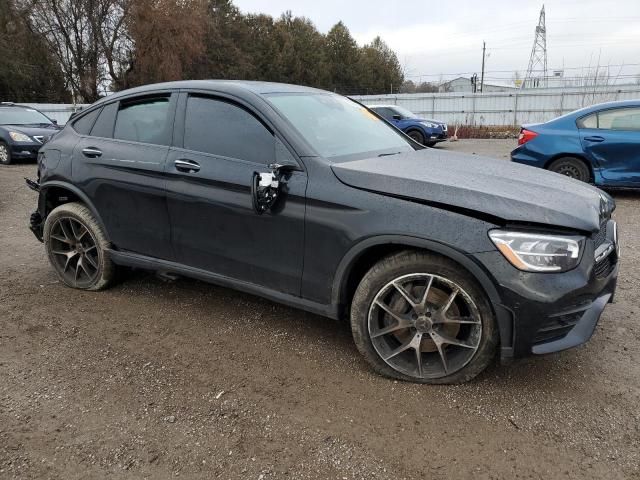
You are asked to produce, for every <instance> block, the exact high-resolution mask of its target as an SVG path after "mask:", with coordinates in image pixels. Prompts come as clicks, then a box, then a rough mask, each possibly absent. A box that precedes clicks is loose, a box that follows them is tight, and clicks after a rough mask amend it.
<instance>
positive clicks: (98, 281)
mask: <svg viewBox="0 0 640 480" xmlns="http://www.w3.org/2000/svg"><path fill="white" fill-rule="evenodd" d="M43 239H44V246H45V249H46V251H47V255H48V256H49V261H50V262H51V265H52V266H53V268H54V270H55V271H56V273H57V274H58V277H59V278H60V280H61V281H62V282H63V283H64V284H65V285H67V286H69V287H73V288H78V289H81V290H102V289H103V288H106V287H107V286H108V285H109V284H110V283H111V282H112V281H113V280H114V278H115V274H116V266H115V264H114V263H113V262H112V261H111V259H110V258H109V253H108V247H109V242H108V241H107V239H106V235H105V234H104V232H103V231H102V228H101V227H100V224H99V223H98V222H97V221H96V219H95V218H94V216H93V215H92V213H91V211H90V210H89V209H88V208H87V207H86V206H84V205H83V204H81V203H65V204H63V205H60V206H59V207H56V208H55V209H54V210H53V211H52V212H51V213H50V214H49V216H48V217H47V220H46V221H45V224H44V235H43Z"/></svg>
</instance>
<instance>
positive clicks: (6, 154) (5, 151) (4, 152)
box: [0, 141, 11, 165]
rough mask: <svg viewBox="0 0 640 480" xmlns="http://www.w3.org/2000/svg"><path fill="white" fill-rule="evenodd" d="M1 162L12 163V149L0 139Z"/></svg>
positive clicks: (3, 163)
mask: <svg viewBox="0 0 640 480" xmlns="http://www.w3.org/2000/svg"><path fill="white" fill-rule="evenodd" d="M0 164H2V165H11V149H10V148H9V145H7V144H6V143H5V142H3V141H0Z"/></svg>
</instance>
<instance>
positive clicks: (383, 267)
mask: <svg viewBox="0 0 640 480" xmlns="http://www.w3.org/2000/svg"><path fill="white" fill-rule="evenodd" d="M429 279H431V280H429ZM419 280H420V281H424V285H421V284H420V281H419ZM394 283H397V284H399V285H401V288H403V290H404V292H405V293H406V294H408V295H409V296H410V297H411V299H412V301H414V302H418V300H423V302H422V303H423V304H424V306H425V307H426V308H425V309H424V310H423V311H422V312H421V313H420V314H419V315H416V313H415V311H414V310H413V309H412V308H411V307H410V303H409V300H408V299H407V297H406V296H404V294H402V293H401V292H400V290H399V289H398V288H397V287H396V285H394ZM427 285H429V287H430V288H429V290H428V294H427V298H426V299H425V298H420V297H423V295H424V291H425V290H426V288H425V287H426V286H427ZM456 289H459V290H458V292H457V293H455V294H454V293H453V292H454V291H455V290H456ZM387 295H389V296H387ZM450 300H451V301H450ZM447 303H449V304H450V306H448V307H447V306H446V305H447ZM380 304H383V305H385V307H386V308H389V309H390V310H391V311H392V312H393V313H394V315H396V317H397V318H398V319H395V320H394V318H396V317H392V315H391V314H390V313H388V312H389V310H386V309H384V308H382V307H381V306H380ZM407 307H409V308H408V311H407ZM416 308H418V307H416ZM451 312H453V313H451ZM399 319H400V320H402V322H405V323H404V326H402V324H401V322H400V320H399ZM427 319H428V320H427ZM445 320H446V321H445ZM379 322H380V323H379ZM407 325H411V326H410V327H409V328H406V327H407ZM351 331H352V333H353V338H354V341H355V344H356V346H357V347H358V350H359V351H360V353H362V355H363V356H364V358H365V359H366V360H367V362H369V363H370V364H371V366H372V367H373V369H374V370H375V371H376V372H378V373H379V374H381V375H383V376H386V377H389V378H393V379H398V380H405V381H411V382H417V383H427V384H454V383H462V382H466V381H468V380H471V379H472V378H474V377H475V376H476V375H478V374H479V373H480V372H482V371H483V370H484V369H485V368H486V367H487V366H488V365H489V364H490V363H491V362H492V360H493V358H494V357H495V354H496V351H497V346H498V329H497V324H496V320H495V316H494V314H493V312H492V309H491V306H490V304H489V301H488V299H487V297H486V294H485V293H484V292H483V290H482V289H481V287H480V286H479V285H478V284H477V282H476V281H475V279H473V278H471V276H470V275H469V273H468V272H467V271H466V270H464V269H463V268H461V267H460V266H458V265H457V264H456V263H454V262H452V261H450V260H448V259H447V258H444V257H441V256H439V255H433V254H430V253H425V252H418V251H403V252H400V253H396V254H393V255H390V256H388V257H386V258H384V259H382V260H381V261H380V262H378V263H377V264H376V265H374V266H373V267H372V268H371V269H370V270H369V271H368V272H367V273H366V274H365V276H364V277H363V278H362V281H361V282H360V285H358V288H357V289H356V292H355V294H354V297H353V301H352V304H351ZM385 332H387V333H385ZM418 334H419V335H420V336H419V338H418ZM416 338H417V340H416ZM416 342H417V343H416ZM449 342H453V343H449ZM408 344H409V346H408V347H407V345H408ZM416 346H417V348H416ZM403 348H404V350H402V349H403ZM398 351H400V352H399V353H397V354H395V353H394V352H398ZM418 351H420V354H419V355H418V354H417V352H418ZM443 352H444V353H443ZM383 357H384V358H387V360H385V359H384V358H383ZM418 359H420V360H418ZM418 364H419V365H418Z"/></svg>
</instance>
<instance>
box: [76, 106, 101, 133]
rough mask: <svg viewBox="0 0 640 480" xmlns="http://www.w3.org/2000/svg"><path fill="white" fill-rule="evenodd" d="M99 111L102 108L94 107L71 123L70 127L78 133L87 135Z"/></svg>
mask: <svg viewBox="0 0 640 480" xmlns="http://www.w3.org/2000/svg"><path fill="white" fill-rule="evenodd" d="M101 111H102V108H96V109H95V110H92V111H90V112H89V113H87V114H85V115H82V116H81V117H80V118H78V119H77V120H75V121H74V122H73V123H72V124H71V127H72V128H73V129H74V130H75V131H76V132H78V133H79V134H80V135H89V132H90V131H91V128H92V127H93V124H94V123H95V122H96V119H97V118H98V115H100V112H101Z"/></svg>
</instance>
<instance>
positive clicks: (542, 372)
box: [0, 140, 640, 480]
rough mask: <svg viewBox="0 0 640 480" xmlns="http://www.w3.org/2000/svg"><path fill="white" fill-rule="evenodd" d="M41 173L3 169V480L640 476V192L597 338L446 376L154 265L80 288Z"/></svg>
mask: <svg viewBox="0 0 640 480" xmlns="http://www.w3.org/2000/svg"><path fill="white" fill-rule="evenodd" d="M513 143H514V142H513V141H511V140H508V141H500V140H498V141H459V142H456V143H447V144H444V145H441V146H439V147H438V148H442V149H446V150H459V151H465V152H470V153H474V152H475V153H477V154H488V155H493V156H497V157H506V156H507V155H508V152H509V150H510V149H511V148H512V147H513ZM34 170H35V169H34V166H33V165H17V166H11V167H3V168H1V169H0V225H1V227H0V251H1V252H2V256H1V257H0V478H25V479H30V478H38V479H41V478H61V479H65V480H67V479H76V478H77V479H80V478H82V479H91V478H105V477H111V478H132V479H133V478H135V479H137V478H154V479H163V478H173V477H177V476H180V477H185V478H203V479H204V478H207V479H209V478H225V479H226V478H242V479H244V478H247V479H263V480H266V479H271V478H296V479H298V478H301V479H304V478H322V479H386V478H389V479H391V478H394V479H395V478H397V479H403V478H405V479H409V478H432V479H445V478H446V479H449V478H474V479H503V478H504V479H513V478H540V479H549V478H580V479H591V478H593V479H603V478H607V479H623V478H629V479H631V478H640V469H639V463H640V410H639V408H638V405H640V367H639V365H640V347H639V345H640V327H639V326H638V322H637V318H638V313H639V312H640V298H639V296H638V291H639V285H640V250H639V248H640V237H639V236H638V235H637V232H638V231H640V228H639V227H640V209H638V206H639V205H640V195H633V194H624V195H623V194H616V195H615V196H616V200H617V202H618V210H617V211H616V214H615V216H616V218H617V220H618V221H619V223H620V228H621V237H622V241H623V242H624V244H623V264H622V268H621V272H620V277H621V278H620V283H619V290H618V295H617V297H616V300H617V301H616V303H615V304H613V305H610V306H609V307H608V308H607V309H606V311H605V313H604V316H603V318H602V321H601V323H600V325H599V326H598V329H597V331H596V333H595V335H594V337H593V339H592V340H591V342H590V343H589V344H588V345H586V346H585V347H583V348H579V349H575V350H572V351H568V352H564V353H561V354H557V355H552V356H547V357H541V358H534V359H526V360H522V361H518V362H516V363H514V364H513V365H510V366H508V367H501V366H499V365H494V366H493V367H491V368H489V370H488V371H487V372H486V373H484V374H482V375H481V376H480V377H479V378H478V379H476V380H474V381H473V382H471V383H469V384H465V385H460V386H453V387H429V386H419V385H413V384H407V383H397V382H393V381H389V380H386V379H383V378H380V377H378V376H377V375H375V374H373V373H372V372H371V370H370V369H369V368H368V367H367V365H366V364H365V363H364V361H363V360H362V359H361V358H360V356H359V355H358V353H357V351H356V349H355V347H354V345H353V343H352V341H351V338H350V332H349V329H348V327H347V326H346V325H343V324H340V323H337V322H334V321H331V320H328V319H325V318H322V317H317V316H314V315H311V314H307V313H304V312H302V311H299V310H295V309H291V308H287V307H284V306H280V305H276V304H274V303H271V302H268V301H265V300H262V299H260V298H257V297H253V296H250V295H246V294H242V293H237V292H234V291H231V290H227V289H224V288H218V287H215V286H210V285H206V284H204V283H200V282H196V281H191V280H178V281H176V282H173V283H165V282H163V281H161V280H159V279H157V278H156V277H154V276H153V275H149V274H145V273H136V274H132V275H130V276H129V277H128V278H127V279H126V280H125V281H123V282H122V283H120V284H118V285H117V286H115V287H114V288H112V289H110V290H108V291H105V292H99V293H88V292H80V291H75V290H71V289H68V288H65V287H63V286H62V285H61V284H60V283H59V282H58V281H57V280H56V277H55V275H54V273H53V271H52V270H51V268H50V267H49V265H48V263H47V261H46V258H45V255H44V250H43V247H42V245H41V244H40V243H38V242H37V241H36V240H35V238H33V236H32V234H31V233H30V232H29V231H28V229H27V228H26V226H25V225H26V222H27V220H28V215H29V213H30V212H31V211H32V210H33V208H34V206H35V201H36V196H35V194H34V193H33V192H31V191H29V190H28V189H27V188H26V187H25V186H24V183H23V180H22V177H23V176H33V174H34Z"/></svg>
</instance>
